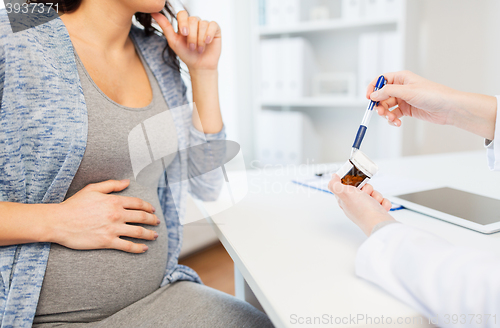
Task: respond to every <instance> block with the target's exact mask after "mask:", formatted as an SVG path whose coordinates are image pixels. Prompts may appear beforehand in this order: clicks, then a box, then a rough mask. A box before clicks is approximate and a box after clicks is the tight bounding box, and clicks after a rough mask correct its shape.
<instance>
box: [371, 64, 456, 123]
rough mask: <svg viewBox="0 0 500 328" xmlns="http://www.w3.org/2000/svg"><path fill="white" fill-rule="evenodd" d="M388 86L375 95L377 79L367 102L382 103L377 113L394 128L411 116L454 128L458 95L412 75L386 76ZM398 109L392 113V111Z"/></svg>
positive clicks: (452, 90) (397, 73)
mask: <svg viewBox="0 0 500 328" xmlns="http://www.w3.org/2000/svg"><path fill="white" fill-rule="evenodd" d="M384 77H385V78H386V79H387V85H385V86H384V87H383V88H382V89H380V90H378V91H375V92H373V90H374V87H375V84H376V83H377V79H378V77H377V78H376V79H374V80H373V81H372V82H371V83H370V85H369V86H368V89H367V92H366V98H368V99H371V100H374V101H379V102H380V103H379V106H377V108H376V109H377V112H378V114H379V115H380V116H385V117H386V118H387V120H388V122H389V124H391V125H395V126H400V125H401V120H400V118H401V117H403V116H411V117H414V118H418V119H421V120H425V121H429V122H432V123H437V124H450V113H451V111H452V108H453V98H454V96H455V94H456V93H458V91H456V90H454V89H451V88H448V87H446V86H444V85H441V84H438V83H435V82H432V81H429V80H426V79H424V78H423V77H420V76H418V75H416V74H414V73H412V72H409V71H401V72H395V73H386V74H384ZM396 105H398V107H397V108H396V109H394V110H392V111H389V108H391V107H394V106H396Z"/></svg>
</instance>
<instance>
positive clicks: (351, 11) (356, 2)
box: [341, 0, 362, 20]
mask: <svg viewBox="0 0 500 328" xmlns="http://www.w3.org/2000/svg"><path fill="white" fill-rule="evenodd" d="M361 7H362V0H342V4H341V15H342V16H341V17H342V19H345V20H357V19H359V18H360V17H361V15H362V12H361Z"/></svg>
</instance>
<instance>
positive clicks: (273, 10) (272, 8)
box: [265, 0, 284, 27]
mask: <svg viewBox="0 0 500 328" xmlns="http://www.w3.org/2000/svg"><path fill="white" fill-rule="evenodd" d="M265 11H266V25H267V26H272V27H276V26H280V25H282V21H281V19H282V17H283V15H284V13H283V3H282V1H281V0H266V10H265Z"/></svg>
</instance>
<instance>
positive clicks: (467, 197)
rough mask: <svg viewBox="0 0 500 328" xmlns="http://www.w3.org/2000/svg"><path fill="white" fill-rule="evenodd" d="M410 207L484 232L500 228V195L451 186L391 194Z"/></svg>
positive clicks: (399, 202) (395, 199)
mask: <svg viewBox="0 0 500 328" xmlns="http://www.w3.org/2000/svg"><path fill="white" fill-rule="evenodd" d="M391 200H394V202H396V203H398V204H401V205H402V206H404V207H405V208H407V209H410V210H413V211H416V212H419V213H422V214H426V215H429V216H432V217H435V218H437V219H440V220H444V221H447V222H450V223H454V224H457V225H459V226H462V227H465V228H469V229H472V230H475V231H479V232H482V233H493V232H497V231H500V199H495V198H491V197H486V196H481V195H478V194H473V193H470V192H466V191H462V190H458V189H453V188H449V187H443V188H437V189H431V190H425V191H419V192H414V193H409V194H403V195H398V196H395V197H391Z"/></svg>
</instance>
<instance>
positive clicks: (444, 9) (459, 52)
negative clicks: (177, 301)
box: [0, 0, 500, 279]
mask: <svg viewBox="0 0 500 328" xmlns="http://www.w3.org/2000/svg"><path fill="white" fill-rule="evenodd" d="M182 3H183V4H184V5H185V6H186V8H187V9H188V10H189V12H190V14H191V15H196V16H200V17H202V18H203V19H207V20H215V21H217V22H218V23H219V24H220V26H221V28H222V35H223V51H222V56H221V60H220V64H219V74H220V79H219V81H220V82H219V87H220V101H221V107H222V112H223V118H224V122H225V125H226V129H227V138H228V139H230V140H234V141H237V142H238V143H239V144H240V145H241V149H242V152H243V154H244V158H245V161H246V165H247V168H249V169H251V168H255V167H258V166H261V167H262V166H264V165H276V166H278V165H300V164H311V163H312V164H315V163H316V164H317V163H330V162H343V161H345V160H346V158H348V156H349V152H350V147H351V144H352V142H353V139H354V136H355V133H356V131H357V128H358V126H359V123H360V122H361V119H362V117H363V113H364V110H365V108H366V105H367V103H368V102H367V100H366V99H365V92H366V86H367V84H368V82H369V81H371V80H372V79H373V78H375V77H377V76H378V75H380V74H382V73H384V72H387V71H397V70H404V69H407V70H411V71H413V72H415V73H417V74H419V75H422V76H423V77H425V78H428V79H430V80H433V81H436V82H439V83H442V84H445V85H447V86H450V87H452V88H456V89H459V90H463V91H470V92H478V93H483V94H489V95H498V94H500V59H499V58H500V57H499V54H500V1H498V0H184V1H182ZM0 6H1V7H3V1H0ZM175 7H176V9H177V10H180V8H181V6H180V5H179V3H178V2H176V4H175ZM186 78H187V77H186ZM188 85H189V83H188ZM483 144H484V141H483V140H482V139H481V138H479V137H477V136H474V135H472V134H470V133H467V132H464V131H462V130H459V129H455V128H453V127H449V126H445V127H443V126H435V125H431V124H428V123H425V122H422V121H417V120H408V119H403V124H402V127H401V128H394V127H391V126H389V124H388V123H387V122H386V120H385V119H382V118H380V117H375V116H374V117H373V118H372V123H371V125H370V128H369V130H368V133H367V135H366V137H365V141H364V143H363V147H362V150H363V152H365V153H366V154H368V156H369V157H371V158H372V159H374V160H375V161H377V160H378V159H384V158H398V157H402V156H414V155H425V154H436V153H447V152H457V151H470V150H481V149H483ZM485 165H486V159H485ZM229 169H230V168H229ZM190 202H191V203H190V206H189V209H188V216H189V215H191V214H192V215H198V214H197V213H195V212H196V208H195V206H194V204H193V203H192V201H190ZM188 221H189V220H188ZM216 242H217V237H216V236H215V233H214V232H213V231H212V229H211V227H210V226H209V225H208V224H206V223H203V222H200V221H198V222H193V223H190V224H188V225H187V226H186V227H185V239H184V247H183V251H182V253H181V258H182V257H184V258H185V257H187V256H189V255H190V254H193V253H196V252H199V251H200V250H203V249H205V248H207V247H210V246H211V245H213V244H214V243H216ZM209 270H210V269H209ZM230 274H232V271H231V270H230V271H229V273H228V275H230ZM221 278H222V279H225V277H221Z"/></svg>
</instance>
